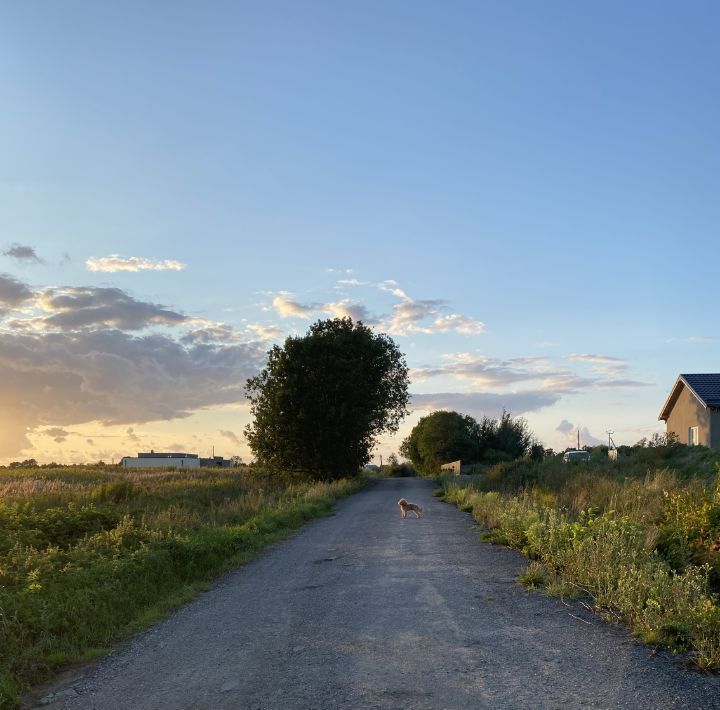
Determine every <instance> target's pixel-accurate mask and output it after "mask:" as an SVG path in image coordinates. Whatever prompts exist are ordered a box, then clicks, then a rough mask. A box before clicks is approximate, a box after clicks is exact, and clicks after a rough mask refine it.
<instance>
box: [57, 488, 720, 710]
mask: <svg viewBox="0 0 720 710" xmlns="http://www.w3.org/2000/svg"><path fill="white" fill-rule="evenodd" d="M432 488H433V485H432V483H431V482H429V481H426V480H419V479H386V480H381V481H378V482H377V483H375V484H373V485H371V486H370V487H369V488H367V489H366V490H364V491H363V492H361V493H359V494H357V495H355V496H352V497H351V498H349V499H347V500H345V501H343V502H341V503H340V504H338V505H337V507H336V515H335V516H333V517H331V518H323V519H320V520H316V521H314V522H312V523H310V524H309V525H307V526H306V527H305V528H303V529H302V531H300V532H299V533H298V534H296V535H295V536H294V537H293V538H291V539H289V540H287V541H285V542H283V543H281V544H278V545H276V546H274V547H273V548H271V549H269V550H268V551H267V552H265V553H264V554H263V555H262V556H261V557H259V558H258V559H256V560H255V561H254V562H252V563H250V564H248V565H246V566H244V567H242V568H240V569H238V570H236V571H234V572H232V573H230V574H227V575H225V576H224V577H222V578H221V579H220V580H219V581H218V583H217V584H216V585H215V586H214V587H213V589H212V590H211V591H209V592H207V593H205V594H202V595H201V596H199V597H198V598H197V599H195V600H194V601H193V602H191V603H190V604H188V605H187V606H185V607H183V608H182V609H181V610H179V611H178V612H176V613H175V614H173V615H172V616H171V617H170V618H168V619H167V620H166V621H165V622H163V623H161V624H159V625H158V626H156V627H154V628H153V629H151V630H150V631H148V632H146V633H144V634H142V635H140V636H138V637H136V638H135V639H134V640H133V641H132V642H130V644H128V645H127V646H126V647H124V648H123V649H121V650H118V651H116V652H115V653H113V654H111V655H110V656H109V657H107V658H106V659H105V660H103V661H101V662H99V663H97V664H95V665H92V666H90V667H88V668H87V669H86V670H85V671H84V672H83V675H82V676H81V677H80V678H79V679H78V678H76V679H75V680H74V682H72V683H71V681H69V680H66V681H65V683H64V684H61V685H57V686H55V687H54V688H53V689H52V691H53V692H54V693H55V694H54V695H51V696H50V697H46V698H45V702H46V704H45V705H44V707H46V708H48V707H49V708H53V709H56V708H57V709H59V708H67V709H69V710H79V709H83V710H89V709H90V708H93V709H95V710H115V709H122V710H151V709H152V710H170V709H175V708H184V709H185V708H186V709H190V708H192V709H193V710H201V709H208V710H209V709H212V710H222V709H224V708H232V709H233V710H251V709H252V710H274V709H275V708H278V709H282V710H293V709H296V708H297V709H308V710H309V709H313V710H331V709H332V710H335V709H337V708H369V709H370V708H412V709H413V710H422V709H425V708H432V709H435V708H438V709H440V708H447V709H448V710H460V709H462V708H473V709H478V708H513V709H516V708H518V709H519V708H533V709H535V708H643V709H645V708H703V709H705V708H708V709H710V708H720V679H718V678H717V677H713V676H707V675H704V674H702V673H699V672H696V671H693V670H688V669H686V668H683V667H682V666H681V665H680V663H679V661H678V660H677V659H673V658H672V657H671V656H669V655H667V654H664V653H661V654H657V655H654V654H653V652H652V650H651V649H649V648H648V647H645V646H642V645H640V644H639V643H637V642H635V641H634V640H633V639H631V638H630V637H629V636H628V635H627V633H625V632H624V631H622V630H620V629H615V628H613V627H611V626H609V625H607V624H605V623H603V622H602V621H601V620H600V619H599V618H598V617H596V616H594V615H593V614H591V613H589V612H588V611H586V610H585V609H584V608H583V607H582V606H580V605H579V604H573V605H571V606H567V605H565V604H564V603H563V602H562V601H560V600H558V599H553V598H548V597H545V596H543V595H542V594H539V593H530V592H526V591H525V590H524V589H523V588H522V587H520V586H519V585H518V584H517V582H516V581H515V580H516V577H517V575H518V573H519V571H520V570H521V569H522V568H523V566H524V565H525V564H526V563H527V560H525V558H523V557H522V556H521V555H520V554H518V553H516V552H514V551H512V550H509V549H506V548H503V547H498V546H492V545H488V544H482V543H480V542H478V540H477V534H476V532H475V531H474V530H473V529H472V522H473V521H472V519H471V518H470V516H469V515H467V514H466V513H462V512H461V511H459V510H457V509H456V508H454V507H452V506H449V505H447V504H444V503H441V502H440V501H438V500H436V499H435V498H433V497H432V495H431V491H432ZM401 496H402V497H405V498H407V499H408V500H410V501H413V502H419V503H421V504H422V505H423V506H424V508H425V515H424V516H423V517H422V518H420V519H415V518H414V517H410V518H407V519H405V520H403V519H402V518H401V516H400V512H399V509H398V507H397V505H396V501H397V500H398V498H400V497H401ZM45 692H46V693H50V690H46V691H45ZM53 699H54V700H53ZM49 701H52V702H49ZM48 703H49V704H48Z"/></svg>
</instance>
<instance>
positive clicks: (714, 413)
mask: <svg viewBox="0 0 720 710" xmlns="http://www.w3.org/2000/svg"><path fill="white" fill-rule="evenodd" d="M710 446H711V447H712V448H713V449H720V409H711V410H710Z"/></svg>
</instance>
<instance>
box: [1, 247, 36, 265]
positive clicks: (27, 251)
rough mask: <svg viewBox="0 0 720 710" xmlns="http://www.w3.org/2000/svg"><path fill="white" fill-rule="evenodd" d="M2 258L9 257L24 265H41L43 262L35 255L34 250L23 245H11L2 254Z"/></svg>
mask: <svg viewBox="0 0 720 710" xmlns="http://www.w3.org/2000/svg"><path fill="white" fill-rule="evenodd" d="M3 256H9V257H10V258H11V259H16V260H17V261H19V262H22V263H25V264H42V263H44V262H43V260H42V259H41V258H40V257H39V256H38V255H37V254H36V253H35V249H33V248H32V247H29V246H25V245H24V244H17V243H15V244H11V245H10V246H9V247H8V248H7V249H6V250H5V251H4V252H3Z"/></svg>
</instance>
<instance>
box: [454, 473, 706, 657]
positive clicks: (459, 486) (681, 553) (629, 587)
mask: <svg viewBox="0 0 720 710" xmlns="http://www.w3.org/2000/svg"><path fill="white" fill-rule="evenodd" d="M635 464H636V462H628V464H627V466H626V467H625V468H623V467H620V468H617V467H612V466H607V465H605V464H604V463H602V464H591V465H589V466H587V465H585V466H583V465H567V464H563V463H562V462H558V461H554V460H551V461H549V462H546V463H543V464H536V463H532V462H530V461H518V462H515V463H513V464H501V465H499V466H496V467H493V468H491V469H488V470H487V471H486V472H485V473H484V474H482V475H480V476H476V477H473V478H472V479H470V480H466V481H464V482H458V481H457V480H453V479H451V478H448V477H446V478H444V479H443V480H442V485H443V497H444V499H445V500H446V501H448V502H450V503H454V504H455V505H458V506H459V507H461V508H463V509H464V510H468V511H470V512H471V513H472V515H473V516H474V517H475V519H476V520H478V521H479V522H480V523H481V524H482V525H484V526H485V527H486V528H488V531H489V532H488V533H487V534H486V537H487V538H488V539H489V540H491V541H494V542H499V543H502V544H507V545H510V546H512V547H515V548H517V549H519V550H521V551H522V552H524V553H525V554H526V555H527V556H529V557H530V558H531V559H533V560H535V561H536V562H537V563H539V564H540V565H541V566H542V569H541V568H540V567H538V565H537V564H535V565H534V566H532V568H528V569H527V570H526V571H525V573H523V575H522V579H523V581H524V583H525V584H526V585H527V586H538V584H539V583H540V581H542V583H544V584H546V585H550V584H552V586H553V587H554V588H555V589H556V590H557V589H560V590H574V591H582V592H583V593H585V594H587V595H590V596H591V597H592V598H593V599H594V602H595V605H596V606H597V608H598V609H600V610H603V611H605V612H606V613H608V614H610V615H614V616H615V617H618V618H621V619H622V620H623V621H624V622H625V623H627V624H628V625H629V627H630V628H631V629H632V630H633V632H635V633H636V634H637V635H638V636H640V637H641V638H642V639H644V640H645V641H647V642H650V643H656V644H663V645H666V646H668V647H670V648H672V649H675V650H678V651H688V652H690V655H691V658H692V659H693V660H694V661H695V662H696V663H697V664H698V665H699V666H700V667H702V668H706V669H712V670H720V606H719V605H718V596H717V592H718V591H719V590H720V491H719V490H718V475H717V474H708V473H704V474H703V475H700V476H692V475H689V474H688V472H687V471H686V470H683V471H682V474H681V475H678V473H677V472H676V471H674V470H672V469H670V468H663V469H659V470H654V471H648V470H647V467H645V469H644V471H643V468H642V467H636V465H635Z"/></svg>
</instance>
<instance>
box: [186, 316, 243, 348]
mask: <svg viewBox="0 0 720 710" xmlns="http://www.w3.org/2000/svg"><path fill="white" fill-rule="evenodd" d="M194 322H196V323H201V324H202V325H201V327H199V328H194V329H193V330H190V331H189V332H187V333H186V334H185V335H183V336H182V338H180V342H182V343H186V344H193V343H205V344H210V343H231V342H239V341H241V340H244V338H243V335H242V333H239V332H238V331H237V330H235V329H234V328H233V327H232V326H230V325H227V324H226V323H215V322H213V321H205V320H202V321H201V320H195V321H194Z"/></svg>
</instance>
